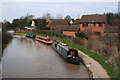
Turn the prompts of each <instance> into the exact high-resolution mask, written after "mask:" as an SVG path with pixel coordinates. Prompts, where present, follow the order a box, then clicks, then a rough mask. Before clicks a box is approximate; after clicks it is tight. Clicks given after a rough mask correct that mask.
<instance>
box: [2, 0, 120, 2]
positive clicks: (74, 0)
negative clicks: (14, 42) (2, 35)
mask: <svg viewBox="0 0 120 80" xmlns="http://www.w3.org/2000/svg"><path fill="white" fill-rule="evenodd" d="M1 1H2V2H118V1H119V0H1Z"/></svg>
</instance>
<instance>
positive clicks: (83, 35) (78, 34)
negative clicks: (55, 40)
mask: <svg viewBox="0 0 120 80" xmlns="http://www.w3.org/2000/svg"><path fill="white" fill-rule="evenodd" d="M75 36H76V37H80V38H87V36H86V34H85V33H84V32H82V31H79V32H77V33H75Z"/></svg>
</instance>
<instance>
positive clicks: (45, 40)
mask: <svg viewBox="0 0 120 80" xmlns="http://www.w3.org/2000/svg"><path fill="white" fill-rule="evenodd" d="M35 40H37V41H39V42H43V43H45V44H49V45H52V41H51V38H47V37H43V36H39V35H36V37H35Z"/></svg>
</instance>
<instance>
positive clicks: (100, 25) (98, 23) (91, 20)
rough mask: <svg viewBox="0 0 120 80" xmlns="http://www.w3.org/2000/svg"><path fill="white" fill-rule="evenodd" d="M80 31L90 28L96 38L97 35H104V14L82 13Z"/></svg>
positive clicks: (105, 20) (105, 21) (105, 22)
mask: <svg viewBox="0 0 120 80" xmlns="http://www.w3.org/2000/svg"><path fill="white" fill-rule="evenodd" d="M79 23H80V31H85V30H88V29H91V31H92V33H93V34H94V36H92V37H93V38H97V36H98V35H101V36H104V29H105V27H106V26H107V17H106V15H83V16H82V18H81V20H80V22H79Z"/></svg>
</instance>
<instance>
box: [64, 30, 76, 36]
mask: <svg viewBox="0 0 120 80" xmlns="http://www.w3.org/2000/svg"><path fill="white" fill-rule="evenodd" d="M75 33H76V32H75V31H63V34H65V35H69V36H75Z"/></svg>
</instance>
